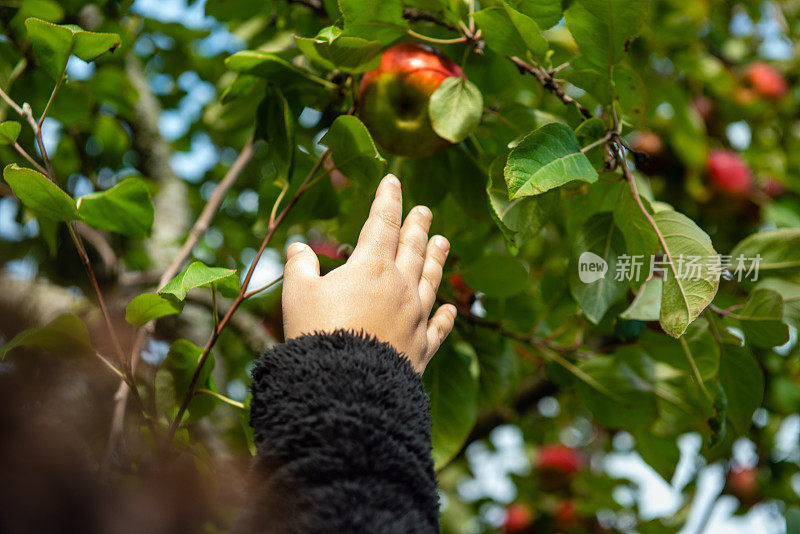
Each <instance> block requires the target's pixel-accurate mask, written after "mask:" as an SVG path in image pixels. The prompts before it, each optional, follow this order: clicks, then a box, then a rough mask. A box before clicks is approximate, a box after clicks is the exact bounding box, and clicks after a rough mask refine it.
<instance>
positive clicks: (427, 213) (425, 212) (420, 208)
mask: <svg viewBox="0 0 800 534" xmlns="http://www.w3.org/2000/svg"><path fill="white" fill-rule="evenodd" d="M417 211H419V213H420V215H422V216H423V217H425V218H426V219H433V213H431V210H430V208H428V206H417Z"/></svg>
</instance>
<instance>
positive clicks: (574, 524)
mask: <svg viewBox="0 0 800 534" xmlns="http://www.w3.org/2000/svg"><path fill="white" fill-rule="evenodd" d="M555 518H556V528H557V529H558V532H573V531H575V530H578V529H579V528H581V526H582V523H583V522H582V521H581V517H580V516H579V515H578V508H577V507H576V506H575V501H574V500H572V499H565V500H563V501H561V502H559V503H558V506H557V507H556V514H555Z"/></svg>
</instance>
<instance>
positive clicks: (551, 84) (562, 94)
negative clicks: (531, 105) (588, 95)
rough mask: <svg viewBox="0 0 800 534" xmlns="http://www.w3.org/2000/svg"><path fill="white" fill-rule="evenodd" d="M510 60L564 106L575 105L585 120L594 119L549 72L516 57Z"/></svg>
mask: <svg viewBox="0 0 800 534" xmlns="http://www.w3.org/2000/svg"><path fill="white" fill-rule="evenodd" d="M508 59H509V60H510V61H511V62H512V63H513V64H514V65H516V66H517V68H518V69H519V70H521V71H523V72H528V73H530V74H533V76H534V77H535V78H536V79H537V80H539V83H541V84H542V86H543V87H544V88H545V89H547V90H548V91H550V92H551V93H553V94H554V95H555V96H556V97H558V99H559V100H561V101H562V102H563V103H564V104H566V105H568V106H569V105H574V106H575V107H576V108H577V109H578V111H579V112H580V114H581V115H583V116H584V118H587V119H591V118H592V117H593V115H592V113H591V112H590V111H589V110H588V109H586V108H585V107H583V105H582V104H581V103H580V102H578V101H577V100H575V99H574V98H572V97H571V96H569V95H568V94H567V93H566V91H564V88H563V87H561V86H560V85H559V84H558V82H557V81H556V79H555V78H553V75H552V74H550V73H549V72H548V71H546V70H544V69H542V68H541V67H536V66H533V65H531V64H530V63H526V62H525V61H523V60H521V59H520V58H518V57H516V56H511V57H509V58H508Z"/></svg>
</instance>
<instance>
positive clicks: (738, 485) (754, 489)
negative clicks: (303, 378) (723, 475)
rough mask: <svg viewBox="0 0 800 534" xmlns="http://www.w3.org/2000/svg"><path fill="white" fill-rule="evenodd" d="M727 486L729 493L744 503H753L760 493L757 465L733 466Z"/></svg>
mask: <svg viewBox="0 0 800 534" xmlns="http://www.w3.org/2000/svg"><path fill="white" fill-rule="evenodd" d="M725 486H726V489H727V490H728V493H730V494H731V495H733V496H734V497H736V498H737V499H739V500H740V501H742V503H743V504H753V503H754V502H755V500H756V495H757V494H758V473H757V472H756V469H755V467H733V468H731V470H730V472H729V473H728V478H727V480H726V483H725Z"/></svg>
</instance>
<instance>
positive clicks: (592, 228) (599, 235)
mask: <svg viewBox="0 0 800 534" xmlns="http://www.w3.org/2000/svg"><path fill="white" fill-rule="evenodd" d="M574 250H575V254H574V261H573V264H572V266H571V273H570V289H571V291H572V296H573V297H575V300H576V301H577V302H578V304H579V305H580V307H581V309H582V310H583V313H584V314H585V315H586V318H587V319H589V320H590V321H591V322H593V323H595V324H597V323H599V322H600V319H602V318H603V315H605V313H606V311H607V310H608V308H609V307H610V306H611V305H612V304H613V303H614V302H616V301H617V300H618V299H619V298H620V297H621V296H622V295H624V294H625V291H626V289H627V288H628V282H627V280H625V279H624V278H621V279H619V280H618V279H617V278H618V277H617V276H616V274H617V260H618V258H619V256H620V255H622V254H624V253H625V242H624V240H623V237H622V233H621V232H620V231H619V228H617V226H616V225H615V224H614V218H613V217H612V216H611V214H610V213H598V214H597V215H594V216H592V217H591V218H590V219H589V220H587V221H586V223H585V224H584V226H583V229H582V230H581V232H580V233H579V234H578V235H577V236H576V238H575V249H574ZM603 262H605V264H604V265H605V268H606V270H605V272H603V273H602V276H601V273H600V272H599V271H596V270H595V271H592V270H591V269H592V267H591V265H592V264H596V265H603ZM595 273H596V274H597V275H596V276H592V275H593V274H595Z"/></svg>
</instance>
